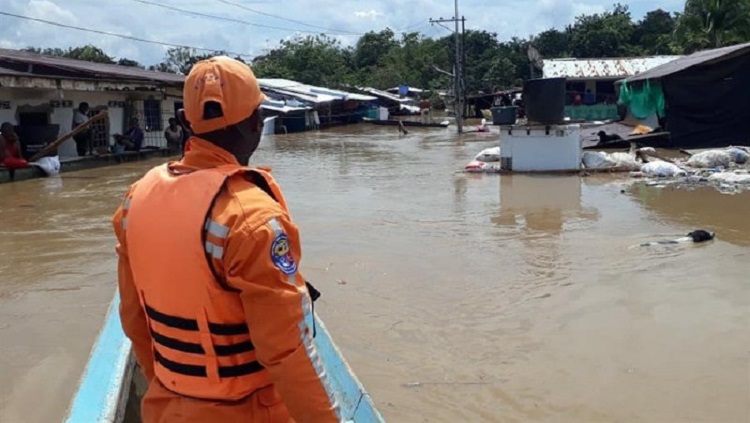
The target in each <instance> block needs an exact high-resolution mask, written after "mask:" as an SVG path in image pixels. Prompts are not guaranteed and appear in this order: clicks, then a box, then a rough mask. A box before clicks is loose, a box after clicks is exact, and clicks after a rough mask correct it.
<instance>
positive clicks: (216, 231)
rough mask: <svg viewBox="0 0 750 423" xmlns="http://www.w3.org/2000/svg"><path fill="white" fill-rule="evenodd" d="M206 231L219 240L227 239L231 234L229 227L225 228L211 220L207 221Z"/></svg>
mask: <svg viewBox="0 0 750 423" xmlns="http://www.w3.org/2000/svg"><path fill="white" fill-rule="evenodd" d="M205 229H206V230H207V231H208V233H210V234H211V235H213V236H215V237H217V238H222V239H223V238H226V237H227V235H228V234H229V226H224V225H222V224H221V223H217V222H215V221H213V220H211V219H206V226H205Z"/></svg>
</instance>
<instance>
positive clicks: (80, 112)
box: [70, 101, 92, 157]
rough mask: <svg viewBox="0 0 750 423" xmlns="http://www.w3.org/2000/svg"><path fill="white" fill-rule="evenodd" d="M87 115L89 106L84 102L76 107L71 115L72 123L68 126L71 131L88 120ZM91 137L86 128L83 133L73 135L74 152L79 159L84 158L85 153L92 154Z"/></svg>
mask: <svg viewBox="0 0 750 423" xmlns="http://www.w3.org/2000/svg"><path fill="white" fill-rule="evenodd" d="M88 113H89V104H88V103H86V102H85V101H84V102H81V104H79V105H78V109H77V110H76V111H75V112H74V113H73V123H72V125H70V128H71V130H72V129H76V128H77V127H78V126H79V125H80V124H82V123H84V122H86V121H87V120H89V116H88ZM91 135H92V133H91V128H90V127H89V128H86V130H85V131H82V132H79V133H78V134H76V135H73V140H74V141H75V142H76V152H77V153H78V156H79V157H83V156H85V155H86V153H88V154H92V146H91Z"/></svg>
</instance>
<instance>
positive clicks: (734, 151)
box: [727, 147, 750, 164]
mask: <svg viewBox="0 0 750 423" xmlns="http://www.w3.org/2000/svg"><path fill="white" fill-rule="evenodd" d="M727 151H728V152H729V156H730V157H731V158H732V161H733V162H735V163H737V164H745V163H747V161H748V160H749V159H750V153H748V152H747V151H746V150H745V149H742V148H738V147H729V148H728V149H727Z"/></svg>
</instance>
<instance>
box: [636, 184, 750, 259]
mask: <svg viewBox="0 0 750 423" xmlns="http://www.w3.org/2000/svg"><path fill="white" fill-rule="evenodd" d="M628 194H629V195H630V196H632V197H633V198H634V199H635V200H636V201H637V202H638V203H640V204H641V205H642V206H643V207H644V209H646V210H647V211H649V212H651V213H652V214H654V215H655V216H656V217H658V218H659V219H664V220H667V221H670V222H673V223H677V224H679V225H684V226H685V227H687V228H690V230H692V229H705V230H708V231H712V232H716V235H717V238H719V239H721V240H723V241H727V242H731V243H733V244H736V245H740V246H748V245H750V238H749V237H748V236H747V234H748V233H750V201H748V199H749V198H750V193H743V194H739V195H727V194H721V193H720V192H718V191H716V190H715V189H713V188H708V187H706V188H698V189H695V190H689V191H688V190H684V189H676V188H672V187H667V188H654V187H648V186H645V185H642V184H637V185H634V186H633V187H632V189H630V190H629V191H628Z"/></svg>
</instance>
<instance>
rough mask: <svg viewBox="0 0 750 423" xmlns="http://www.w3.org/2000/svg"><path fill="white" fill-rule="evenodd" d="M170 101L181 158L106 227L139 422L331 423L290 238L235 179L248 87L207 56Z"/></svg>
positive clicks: (284, 217)
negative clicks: (138, 386)
mask: <svg viewBox="0 0 750 423" xmlns="http://www.w3.org/2000/svg"><path fill="white" fill-rule="evenodd" d="M183 94H184V99H185V109H184V110H180V111H179V112H178V113H179V116H180V120H182V121H183V122H185V126H187V127H189V128H190V129H191V130H192V132H193V134H194V136H193V137H191V138H190V139H189V140H188V144H187V145H186V147H185V155H184V157H183V158H182V159H181V160H180V161H176V162H170V163H167V164H163V165H160V166H157V167H155V168H153V169H152V170H150V171H149V172H148V173H146V175H145V176H144V177H143V178H141V179H140V180H139V181H137V182H136V183H135V184H133V185H132V186H131V187H130V189H129V190H128V192H127V193H126V194H125V197H124V199H123V202H122V204H121V205H120V207H119V208H118V210H117V212H116V213H115V216H114V218H113V220H112V224H113V227H114V231H115V234H116V236H117V240H118V245H117V247H116V250H117V253H118V256H119V264H118V279H119V293H120V298H121V304H120V320H121V323H122V328H123V330H124V332H125V334H126V335H127V336H128V338H129V339H130V340H131V341H132V344H133V350H134V353H135V358H136V360H137V362H138V364H139V365H140V368H141V369H142V370H143V372H144V374H145V376H146V379H147V380H148V381H149V386H148V390H147V392H146V394H145V396H144V397H143V401H142V405H141V410H142V413H141V415H142V418H143V422H144V423H172V422H175V423H180V422H188V421H189V422H211V423H214V422H215V423H230V422H244V423H260V422H264V423H290V422H297V423H308V422H309V423H333V422H340V421H342V418H341V415H340V414H341V411H340V406H339V404H338V402H337V399H336V395H337V394H336V392H335V391H334V390H333V389H332V387H331V385H330V381H329V380H328V378H329V377H330V376H329V375H327V374H326V372H325V369H324V367H323V363H322V362H321V359H320V356H319V354H318V351H317V349H316V346H315V344H314V342H313V337H314V334H315V327H314V322H315V320H314V313H313V309H312V307H313V306H312V302H313V301H314V299H315V298H316V292H317V291H315V289H314V288H313V287H312V286H311V285H309V284H308V283H307V282H306V281H305V279H304V277H303V275H302V274H301V273H300V271H299V261H300V258H301V245H300V238H299V230H298V229H297V227H296V225H295V224H294V223H292V220H291V217H290V215H289V210H288V208H287V205H286V201H285V199H284V196H283V195H282V193H281V189H280V187H279V186H278V185H277V184H276V182H275V180H274V179H273V177H272V176H271V174H270V173H269V172H268V171H267V170H263V169H260V168H253V167H247V166H246V164H247V162H248V160H249V158H250V156H251V155H252V154H253V153H254V152H255V150H256V149H257V147H258V144H259V143H260V140H261V135H262V133H263V119H262V116H261V113H260V104H261V103H262V102H263V101H264V100H265V96H264V95H263V93H262V92H261V91H260V86H259V85H258V81H257V80H256V78H255V75H254V74H253V72H252V70H251V69H250V67H248V66H247V65H246V64H244V63H242V62H239V61H237V60H234V59H231V58H229V57H225V56H219V57H214V58H211V59H208V60H202V61H200V62H198V63H196V64H195V65H194V66H193V68H192V69H191V70H190V73H189V74H188V76H187V78H186V80H185V84H184V93H183Z"/></svg>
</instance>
